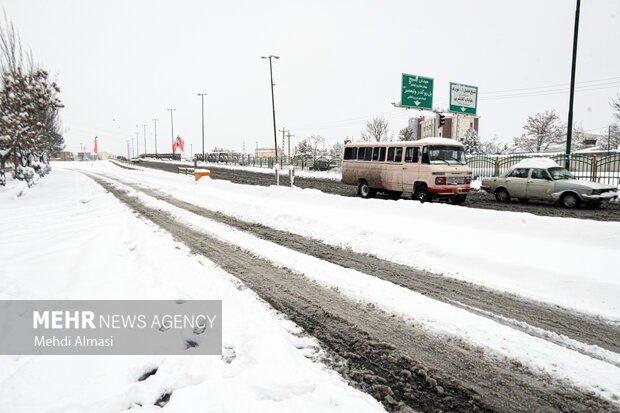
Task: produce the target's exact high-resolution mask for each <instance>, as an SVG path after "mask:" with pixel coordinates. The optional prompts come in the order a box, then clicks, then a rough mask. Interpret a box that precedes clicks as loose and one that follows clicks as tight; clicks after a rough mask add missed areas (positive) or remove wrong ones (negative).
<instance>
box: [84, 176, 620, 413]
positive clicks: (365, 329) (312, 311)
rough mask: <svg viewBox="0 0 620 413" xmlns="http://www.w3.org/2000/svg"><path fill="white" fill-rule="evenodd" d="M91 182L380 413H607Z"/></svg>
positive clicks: (588, 399)
mask: <svg viewBox="0 0 620 413" xmlns="http://www.w3.org/2000/svg"><path fill="white" fill-rule="evenodd" d="M93 177H94V179H95V180H96V181H97V182H98V183H100V184H101V185H102V186H103V187H104V188H106V189H107V190H108V191H110V192H111V193H112V194H114V196H116V197H117V198H118V199H119V200H120V201H122V202H123V203H125V204H126V205H128V206H129V207H130V208H132V209H133V210H134V211H136V212H137V213H139V214H140V215H141V216H143V217H145V218H146V219H148V220H150V221H152V222H153V223H155V224H156V225H158V226H159V227H161V228H163V229H165V230H167V231H169V232H170V233H171V234H172V235H173V236H174V237H175V239H177V240H178V241H180V242H183V243H184V244H186V245H187V246H188V247H189V248H191V249H192V250H193V251H194V252H196V253H198V254H201V255H203V256H205V257H207V258H208V259H209V260H211V261H213V262H214V263H216V264H217V265H219V266H221V267H222V268H223V269H224V270H226V271H227V272H228V273H230V274H233V275H235V276H236V277H238V278H239V279H240V280H242V281H243V282H244V283H245V284H246V285H247V286H248V287H249V288H251V289H252V290H254V291H255V292H256V293H257V294H258V295H259V296H260V297H261V298H263V299H264V300H265V301H267V302H268V303H269V304H270V305H271V306H272V307H273V308H275V309H276V310H278V311H280V312H282V313H284V314H285V315H286V316H287V317H289V318H290V319H291V320H292V321H294V322H295V323H296V324H297V325H299V326H300V327H302V328H304V330H305V331H306V332H307V333H309V334H311V335H312V336H314V337H316V338H317V339H318V340H319V341H320V342H321V344H322V346H323V347H324V348H325V349H326V350H328V351H329V353H330V354H331V355H332V356H333V357H334V360H333V363H334V366H336V369H337V370H338V371H339V372H340V373H341V374H342V375H343V376H344V377H346V378H348V379H349V380H350V381H351V382H352V383H354V384H356V385H357V386H358V387H359V388H360V389H363V390H365V391H367V392H369V393H370V394H371V395H373V396H374V397H375V398H377V399H378V400H380V401H382V402H383V403H384V405H385V406H386V407H387V408H388V409H394V408H397V407H400V406H403V405H406V406H409V407H412V408H414V409H419V410H422V411H433V410H434V409H442V410H447V411H470V410H479V411H505V409H506V406H510V408H509V410H510V411H522V412H529V411H532V409H534V408H535V409H540V410H556V409H565V410H569V411H587V410H588V409H594V410H597V409H601V410H604V409H612V408H613V406H612V405H610V404H607V402H605V401H603V400H599V399H597V398H596V397H593V396H592V395H590V394H586V392H582V391H580V390H577V389H569V388H567V387H566V384H562V385H559V384H556V383H554V382H553V380H548V379H544V378H543V377H540V376H537V375H535V374H532V373H531V372H530V371H529V370H528V369H527V368H524V367H523V366H522V365H520V364H518V363H515V362H511V361H510V360H501V359H500V360H493V359H487V358H485V357H484V352H483V351H482V350H480V349H479V348H477V347H475V346H472V345H471V344H469V343H465V342H463V341H460V340H450V339H447V338H445V337H441V336H437V335H434V334H429V333H428V332H426V331H425V330H424V329H419V328H416V326H415V325H412V324H409V323H407V322H405V321H404V320H402V319H400V318H395V317H393V316H392V315H390V314H387V313H385V312H383V311H381V310H379V309H377V308H375V307H374V306H363V305H360V304H359V303H356V302H354V301H352V300H350V299H347V298H346V297H344V296H342V295H341V294H340V293H339V292H338V291H337V290H333V289H327V288H325V287H323V286H321V285H318V284H317V283H314V282H312V281H311V280H308V279H307V278H306V277H304V276H302V275H300V274H298V273H296V272H294V271H291V270H289V269H288V268H282V267H280V266H277V265H275V264H274V263H272V262H269V261H267V260H265V259H262V258H260V257H257V256H256V255H254V254H253V253H252V252H251V251H247V250H245V249H242V248H239V247H238V246H235V245H231V244H229V243H227V242H224V241H222V240H221V239H220V238H219V237H217V236H212V235H210V234H208V233H206V232H204V231H200V230H198V229H196V228H193V227H192V226H188V225H185V224H184V223H179V221H178V220H177V219H176V218H175V217H174V216H172V215H171V214H169V213H166V212H165V211H162V210H160V209H157V208H153V207H151V206H148V205H146V204H145V203H143V202H141V201H140V199H138V198H136V197H135V196H133V195H132V194H131V193H130V192H127V191H124V190H122V189H119V188H118V186H117V185H114V184H113V183H110V182H109V181H106V180H104V179H101V178H97V177H95V176H93ZM340 360H342V362H341V361H340ZM568 394H570V397H567V395H568Z"/></svg>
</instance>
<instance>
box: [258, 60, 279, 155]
mask: <svg viewBox="0 0 620 413" xmlns="http://www.w3.org/2000/svg"><path fill="white" fill-rule="evenodd" d="M272 58H273V59H279V58H280V57H279V56H274V55H269V56H261V59H269V77H270V78H271V111H272V113H273V143H274V145H275V151H276V162H277V161H278V138H277V136H276V104H275V101H274V97H273V87H274V86H275V85H276V84H275V83H273V67H272V65H271V59H272Z"/></svg>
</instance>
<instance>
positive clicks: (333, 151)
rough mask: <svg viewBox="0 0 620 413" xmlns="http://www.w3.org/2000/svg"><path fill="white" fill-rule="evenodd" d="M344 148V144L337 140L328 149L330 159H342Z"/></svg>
mask: <svg viewBox="0 0 620 413" xmlns="http://www.w3.org/2000/svg"><path fill="white" fill-rule="evenodd" d="M343 150H344V145H343V144H342V143H340V142H336V143H335V144H333V145H332V146H331V147H330V148H329V150H328V151H327V155H328V156H329V158H330V159H342V152H343Z"/></svg>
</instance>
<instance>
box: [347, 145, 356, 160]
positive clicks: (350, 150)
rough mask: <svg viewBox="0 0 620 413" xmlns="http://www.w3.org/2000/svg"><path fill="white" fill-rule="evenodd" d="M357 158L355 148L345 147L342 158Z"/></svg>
mask: <svg viewBox="0 0 620 413" xmlns="http://www.w3.org/2000/svg"><path fill="white" fill-rule="evenodd" d="M355 158H357V148H345V149H344V159H345V160H351V159H355Z"/></svg>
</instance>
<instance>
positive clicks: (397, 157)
mask: <svg viewBox="0 0 620 413" xmlns="http://www.w3.org/2000/svg"><path fill="white" fill-rule="evenodd" d="M395 149H396V153H395V154H394V162H402V160H403V148H395Z"/></svg>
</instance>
